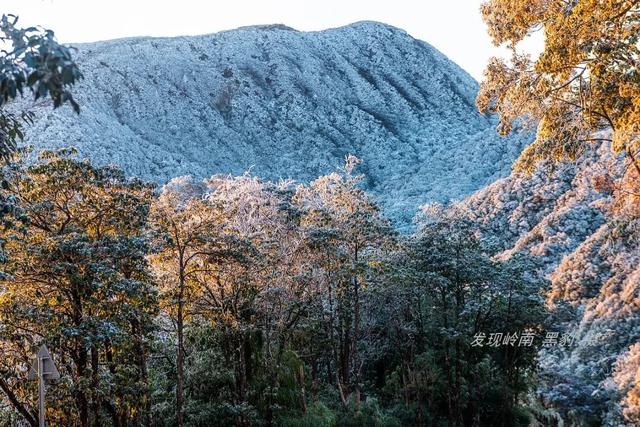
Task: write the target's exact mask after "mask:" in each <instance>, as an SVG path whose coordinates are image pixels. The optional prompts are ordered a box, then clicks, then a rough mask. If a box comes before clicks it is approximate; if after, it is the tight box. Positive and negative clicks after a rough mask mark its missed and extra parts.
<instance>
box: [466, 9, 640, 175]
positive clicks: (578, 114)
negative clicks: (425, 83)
mask: <svg viewBox="0 0 640 427" xmlns="http://www.w3.org/2000/svg"><path fill="white" fill-rule="evenodd" d="M481 10H482V15H483V17H484V20H485V22H486V23H487V26H488V30H489V34H490V36H491V37H492V39H493V42H494V44H496V45H507V46H508V47H509V48H510V49H511V51H512V52H513V56H512V60H511V63H507V62H506V61H504V60H502V59H498V58H492V59H491V60H490V61H489V64H488V66H487V68H486V71H485V76H484V81H483V83H482V85H481V89H480V92H479V94H478V98H477V104H478V107H479V109H480V110H481V111H482V112H497V113H499V114H500V124H499V131H500V133H502V134H507V133H509V132H511V130H512V129H513V128H514V125H515V124H516V123H517V122H518V120H524V121H532V122H534V123H537V128H538V131H537V135H536V140H535V141H534V143H532V144H531V145H529V146H528V147H527V148H526V149H525V150H524V151H523V153H522V154H521V156H520V158H519V160H518V161H517V163H516V168H517V169H519V170H524V171H531V170H533V168H534V167H535V164H536V163H537V162H538V161H540V160H553V161H556V160H562V159H575V158H576V157H577V156H579V155H580V154H581V152H582V151H583V150H584V149H585V147H586V145H587V144H589V143H590V142H593V141H600V140H608V141H611V142H612V143H613V148H614V149H615V150H616V151H617V152H623V153H625V155H626V157H627V158H628V159H629V164H630V166H631V167H630V169H629V172H630V173H632V174H634V175H635V177H636V178H635V179H638V178H640V158H639V157H638V154H639V150H640V124H639V123H640V70H639V68H638V62H637V61H638V54H639V53H640V52H639V50H638V49H639V48H638V36H639V35H640V2H638V1H635V0H621V1H604V2H603V1H598V0H577V1H559V0H534V1H530V0H515V1H514V0H489V1H487V2H486V3H484V4H483V6H482V9H481ZM538 30H542V31H543V32H544V50H543V52H542V53H541V54H540V56H539V57H538V58H537V59H536V60H535V61H534V60H532V59H531V58H530V57H529V56H527V55H524V54H522V53H519V52H518V50H517V45H518V43H519V42H521V41H522V40H523V39H524V38H526V37H527V36H528V35H530V34H531V33H533V32H535V31H538ZM599 131H603V132H600V133H595V132H599ZM609 135H610V136H609ZM638 182H640V181H638Z"/></svg>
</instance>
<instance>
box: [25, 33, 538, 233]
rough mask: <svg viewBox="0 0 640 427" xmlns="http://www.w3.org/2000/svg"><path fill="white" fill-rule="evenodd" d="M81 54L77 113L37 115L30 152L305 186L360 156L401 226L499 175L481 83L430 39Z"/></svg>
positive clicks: (219, 39)
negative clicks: (69, 153)
mask: <svg viewBox="0 0 640 427" xmlns="http://www.w3.org/2000/svg"><path fill="white" fill-rule="evenodd" d="M78 47H79V56H78V60H79V63H80V65H81V67H82V70H83V72H84V74H85V80H84V82H83V83H82V84H81V86H80V87H79V88H78V90H77V93H78V94H77V99H78V101H79V102H80V104H81V106H82V113H81V115H80V117H76V116H75V115H74V114H73V113H72V112H71V111H70V110H69V109H67V108H65V109H61V110H57V111H54V112H50V111H48V110H45V109H42V110H41V111H40V114H39V115H38V119H37V121H36V123H35V125H34V126H33V128H31V129H30V130H29V131H28V139H27V142H28V143H30V144H33V145H34V146H36V147H37V148H43V147H46V148H58V147H64V146H69V145H73V146H76V147H77V148H78V149H79V151H80V153H81V154H82V155H86V156H88V157H90V158H92V159H93V160H95V161H97V162H98V163H107V162H115V163H117V164H119V165H120V166H122V167H123V168H124V169H125V171H126V172H127V173H129V174H132V175H138V176H142V177H144V178H147V179H154V180H158V181H165V180H167V179H169V178H171V177H173V176H178V175H184V174H191V175H195V176H198V177H202V176H209V175H211V174H213V173H230V174H240V173H243V172H244V171H246V170H249V169H251V171H252V173H254V174H256V175H259V176H262V177H266V178H269V179H278V178H293V179H297V180H303V181H306V180H309V179H312V178H314V177H315V176H317V175H319V174H322V173H326V172H328V171H330V170H332V169H334V168H335V167H337V166H340V165H341V164H342V163H343V160H344V156H345V155H346V154H349V153H352V154H355V155H357V156H359V157H361V158H362V159H363V160H364V169H363V172H364V173H365V175H366V186H367V188H368V190H370V191H371V192H373V193H374V194H375V195H377V197H378V199H379V201H380V202H381V203H382V204H383V205H384V206H385V207H386V209H387V213H388V214H389V215H390V216H391V217H393V218H394V219H395V220H396V221H397V223H399V224H402V225H406V224H408V223H410V221H411V219H412V217H413V216H414V214H415V212H416V209H417V206H418V205H419V204H421V203H424V202H427V201H434V200H436V201H445V200H448V199H450V198H458V197H461V196H463V195H465V194H468V193H470V192H472V191H474V190H476V189H478V188H481V187H482V186H484V185H486V184H488V183H490V182H493V181H494V180H495V179H497V178H499V177H501V176H505V175H506V174H508V172H509V170H510V166H511V163H512V161H513V160H514V158H515V157H516V156H517V154H518V153H519V152H520V150H521V148H522V147H523V144H525V143H526V142H527V141H528V138H520V139H515V138H512V140H511V141H510V142H508V143H507V141H504V140H502V139H501V138H500V137H498V136H497V135H496V134H495V131H494V130H493V129H494V122H493V121H492V120H490V119H489V118H487V117H485V116H482V115H480V114H479V113H478V112H477V111H476V109H475V106H474V97H475V94H476V91H477V89H478V86H477V83H476V82H475V81H474V80H473V79H472V78H471V77H470V76H469V75H468V74H467V73H466V72H464V71H463V70H462V69H460V68H459V67H458V66H456V65H455V64H454V63H452V62H451V61H449V60H448V59H447V58H446V57H445V56H444V55H442V54H441V53H439V52H438V51H437V50H436V49H434V48H433V47H431V46H429V45H428V44H426V43H424V42H422V41H419V40H416V39H413V38H412V37H410V36H409V35H408V34H407V33H405V32H404V31H402V30H399V29H397V28H393V27H390V26H387V25H384V24H379V23H374V22H361V23H356V24H352V25H349V26H346V27H342V28H337V29H332V30H326V31H321V32H299V31H295V30H292V29H290V28H287V27H284V26H262V27H247V28H240V29H237V30H232V31H226V32H222V33H218V34H213V35H205V36H198V37H178V38H161V39H154V38H136V39H122V40H114V41H107V42H99V43H94V44H84V45H80V46H78Z"/></svg>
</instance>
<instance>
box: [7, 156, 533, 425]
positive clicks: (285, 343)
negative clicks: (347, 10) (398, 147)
mask: <svg viewBox="0 0 640 427" xmlns="http://www.w3.org/2000/svg"><path fill="white" fill-rule="evenodd" d="M358 164H359V160H358V159H356V158H355V157H352V156H350V157H348V158H347V161H346V165H345V167H344V168H342V169H339V170H338V171H336V172H334V173H331V174H328V175H326V176H322V177H319V178H318V179H316V180H314V181H313V182H311V183H309V184H306V185H305V184H299V185H293V183H291V182H281V183H278V184H274V183H271V182H267V181H263V180H260V179H258V178H255V177H252V176H249V175H243V176H239V177H229V176H213V177H211V178H209V179H206V180H204V181H195V180H193V179H191V178H188V177H182V178H176V179H174V180H172V181H171V182H169V183H168V184H167V185H165V186H164V187H163V188H162V190H161V191H160V192H159V193H158V194H153V193H152V187H150V186H148V185H146V184H144V183H142V182H140V181H137V180H135V179H134V180H128V179H125V178H124V176H123V174H122V172H121V171H119V170H117V169H115V168H112V167H101V168H99V167H95V166H92V165H91V164H90V163H89V162H87V161H78V160H75V159H74V158H73V151H72V150H69V151H64V152H44V153H42V154H41V156H40V159H39V161H38V162H37V163H36V164H34V165H30V166H28V165H25V164H23V163H22V162H18V163H15V164H13V165H7V166H5V172H4V173H5V176H6V177H7V179H8V180H9V181H10V183H11V185H9V186H7V188H5V189H4V190H3V191H4V195H5V196H6V197H11V198H12V199H14V200H15V203H14V205H15V206H16V209H15V210H14V212H13V213H11V220H12V226H6V227H4V228H3V238H4V239H5V241H6V245H5V246H6V251H7V253H8V255H9V256H8V258H7V259H6V260H5V274H4V276H3V277H2V278H1V280H0V325H1V326H0V345H1V346H2V349H3V355H4V356H5V357H4V358H3V361H2V374H3V376H2V382H0V390H1V391H2V396H3V397H2V398H1V399H0V402H1V404H0V417H5V418H6V419H11V420H17V419H24V420H26V421H28V422H30V423H31V424H33V423H34V422H35V412H34V403H35V402H34V384H33V383H30V382H25V381H24V377H25V375H26V370H27V368H28V366H29V362H30V357H31V355H32V354H33V352H34V349H35V348H36V347H37V345H38V344H40V343H41V342H46V343H47V344H48V345H49V348H50V349H51V351H52V353H53V354H54V355H55V361H56V363H58V365H59V367H60V369H61V372H62V379H61V380H60V381H59V382H57V383H55V384H52V385H51V387H50V393H49V396H50V402H48V404H49V409H48V412H47V417H48V419H49V420H50V422H52V423H58V424H62V425H82V426H84V425H93V424H97V423H100V424H102V425H113V426H121V425H125V424H126V425H151V423H153V425H158V426H176V425H177V426H183V425H184V426H186V425H189V426H227V425H236V426H250V425H265V426H271V425H286V426H296V425H317V426H335V427H337V426H356V425H357V426H400V425H436V424H438V423H443V422H449V423H451V425H463V424H467V423H469V422H472V421H473V422H476V423H477V424H478V425H492V424H491V421H490V420H493V419H496V418H499V419H503V420H505V421H504V423H505V425H506V424H508V425H517V424H518V423H520V421H519V420H520V419H521V418H522V417H521V416H520V414H521V412H522V409H521V404H522V402H524V397H525V395H526V394H527V392H528V391H529V389H530V385H531V381H532V373H533V370H534V367H535V364H536V361H537V359H536V351H535V347H534V348H531V349H525V350H519V349H517V348H515V347H513V348H512V347H509V348H504V347H500V348H490V347H489V348H484V349H481V348H475V347H473V346H471V340H472V339H473V334H474V333H476V332H479V331H490V330H500V331H502V332H513V331H522V330H525V329H526V330H539V329H540V328H541V321H542V320H541V319H542V312H541V305H540V302H541V298H538V297H535V294H536V292H537V290H538V289H539V287H540V286H541V284H540V283H538V282H536V281H534V280H533V279H529V278H527V277H526V275H525V274H524V271H525V270H527V268H528V265H527V264H526V262H525V261H526V260H524V259H518V258H517V257H514V258H513V259H512V260H510V261H498V260H495V259H493V258H492V257H491V256H490V252H489V251H488V250H487V248H486V245H485V243H484V242H483V241H481V240H480V239H479V238H478V237H477V236H476V235H475V234H474V232H473V228H472V227H471V225H470V224H468V223H465V222H464V221H461V220H460V219H459V218H454V217H450V216H446V215H441V216H439V217H437V216H432V217H431V218H429V219H425V220H424V221H423V225H422V226H421V228H420V231H419V232H418V233H417V234H415V235H413V236H400V235H398V234H396V233H395V232H393V230H392V229H391V228H390V227H389V223H388V221H387V220H386V219H385V218H384V217H383V216H382V215H381V214H380V211H379V208H378V207H377V205H376V204H375V203H374V202H373V201H372V200H371V199H370V198H369V196H368V195H367V194H366V193H365V192H364V191H362V190H361V189H360V188H359V184H360V182H361V179H362V177H361V176H360V175H358V174H356V173H355V169H356V167H357V166H358ZM16 367H17V368H16ZM52 396H55V399H51V397H52ZM152 420H153V421H152Z"/></svg>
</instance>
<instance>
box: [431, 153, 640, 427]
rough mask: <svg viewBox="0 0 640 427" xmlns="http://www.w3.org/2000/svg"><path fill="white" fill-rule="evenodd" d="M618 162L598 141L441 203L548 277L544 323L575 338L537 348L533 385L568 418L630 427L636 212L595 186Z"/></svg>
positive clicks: (638, 299) (638, 237) (636, 307)
mask: <svg viewBox="0 0 640 427" xmlns="http://www.w3.org/2000/svg"><path fill="white" fill-rule="evenodd" d="M623 167H624V162H623V161H620V159H617V158H616V156H615V155H613V154H612V150H611V148H610V146H609V144H607V143H602V144H600V145H596V146H594V147H592V149H590V150H588V151H587V152H586V153H585V154H584V155H583V156H582V157H581V158H580V159H579V160H578V161H577V162H576V163H560V164H558V165H555V167H551V166H549V165H546V166H541V167H540V168H539V170H538V171H537V172H536V173H535V174H534V175H533V176H531V177H523V176H516V175H511V176H509V177H507V178H504V179H500V180H498V181H497V182H495V183H494V184H492V185H490V186H488V187H487V188H484V189H482V190H479V191H478V192H476V193H474V194H473V195H472V196H470V197H468V198H466V199H464V200H463V201H461V202H458V203H456V204H453V205H451V206H449V207H448V208H447V209H448V210H449V211H448V212H449V213H453V214H456V215H462V216H463V217H465V218H468V219H470V220H471V221H473V222H474V223H475V224H477V226H478V230H479V232H480V233H481V234H482V235H483V236H484V238H486V239H487V240H489V241H491V242H493V243H494V244H495V245H496V246H497V247H498V248H499V253H498V255H497V256H499V257H510V256H512V255H514V254H516V253H524V254H527V255H530V256H531V257H532V258H533V260H534V262H535V265H536V266H537V270H538V271H537V274H539V275H542V276H545V277H547V278H548V279H549V280H550V289H548V290H545V292H546V297H547V302H548V306H549V308H550V310H551V313H552V316H553V319H554V321H553V325H554V326H553V328H554V329H553V330H554V331H561V332H568V333H570V334H572V335H573V336H574V337H575V341H574V342H573V344H572V345H571V346H569V347H551V348H547V349H543V351H542V353H541V355H540V357H541V372H540V378H541V380H542V381H541V385H540V388H539V390H538V392H539V394H540V396H541V397H542V398H543V401H544V402H546V404H548V405H550V406H551V407H554V408H556V409H557V410H558V411H559V415H560V416H561V417H562V418H564V420H565V423H567V424H568V425H585V424H584V423H585V422H587V421H590V422H592V423H600V424H602V425H616V426H618V425H631V424H625V421H624V420H623V417H622V413H623V412H624V411H625V399H626V396H627V395H632V394H633V393H636V394H638V393H640V383H637V382H636V381H634V378H636V373H637V367H635V365H634V364H633V363H631V362H630V360H635V359H633V357H634V356H633V355H637V354H638V353H639V350H640V344H638V343H640V219H638V217H637V215H629V214H628V213H625V212H624V211H619V209H613V203H614V199H613V197H612V196H611V194H610V193H609V192H608V191H600V192H599V191H597V190H596V189H598V184H597V182H598V180H599V179H600V178H601V177H602V176H605V175H609V176H611V177H612V179H617V178H620V177H621V176H622V173H623ZM425 210H426V211H427V212H429V211H430V210H431V209H430V208H429V207H425ZM532 273H534V274H535V273H536V272H532ZM628 365H630V367H629V366H628ZM572 423H573V424H572ZM580 423H583V424H580ZM554 425H555V424H554ZM593 425H595V424H593Z"/></svg>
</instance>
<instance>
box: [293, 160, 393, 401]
mask: <svg viewBox="0 0 640 427" xmlns="http://www.w3.org/2000/svg"><path fill="white" fill-rule="evenodd" d="M359 164H360V160H359V159H358V158H356V157H355V156H351V155H350V156H347V158H346V161H345V167H344V168H343V169H342V170H341V171H339V172H334V173H331V174H328V175H325V176H322V177H320V178H318V179H316V180H315V181H313V182H311V183H310V184H309V186H308V187H305V186H300V187H299V188H298V191H297V194H296V196H295V199H294V200H295V201H296V202H297V203H298V204H299V205H300V207H301V210H302V212H303V214H302V218H301V226H302V227H303V228H304V229H305V232H306V233H308V235H309V237H310V239H312V240H315V242H313V246H315V247H316V248H317V249H316V252H317V255H316V258H315V259H316V260H317V264H316V268H319V270H320V271H322V273H321V277H324V279H325V281H324V286H325V288H324V291H323V294H324V295H325V296H326V297H325V298H327V300H326V301H323V300H320V301H318V303H321V304H322V308H320V310H321V312H323V313H326V319H324V321H325V323H326V329H327V332H328V334H329V337H328V342H329V343H330V345H331V350H332V356H333V359H334V360H333V362H334V366H335V371H334V372H335V381H336V386H337V388H338V391H339V393H340V398H341V400H342V403H343V405H344V406H345V407H346V406H347V404H348V400H347V398H348V395H349V393H350V390H353V399H354V402H355V408H356V411H357V410H359V406H360V401H361V385H362V384H361V383H362V381H361V375H362V368H363V366H364V360H363V358H362V354H361V352H362V346H363V338H364V335H365V331H364V330H363V328H362V299H363V295H362V293H363V289H365V288H366V286H367V282H368V279H369V276H370V273H371V272H372V271H373V270H374V269H375V268H373V267H374V266H375V265H376V262H378V261H379V260H380V259H381V258H382V255H381V252H382V250H383V248H384V247H385V246H387V245H389V244H390V243H391V242H392V240H393V232H392V230H391V227H390V225H389V222H388V221H387V220H386V219H384V218H383V217H382V215H381V214H380V211H379V208H378V206H377V205H376V204H375V203H374V202H373V201H372V200H371V199H370V198H369V196H368V195H367V194H366V193H365V192H364V191H363V190H362V189H361V188H360V187H359V183H360V182H361V180H362V178H363V177H362V176H361V175H356V174H355V168H356V167H357V166H358V165H359ZM327 305H328V306H329V309H328V310H326V309H325V308H324V307H326V306H327Z"/></svg>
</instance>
